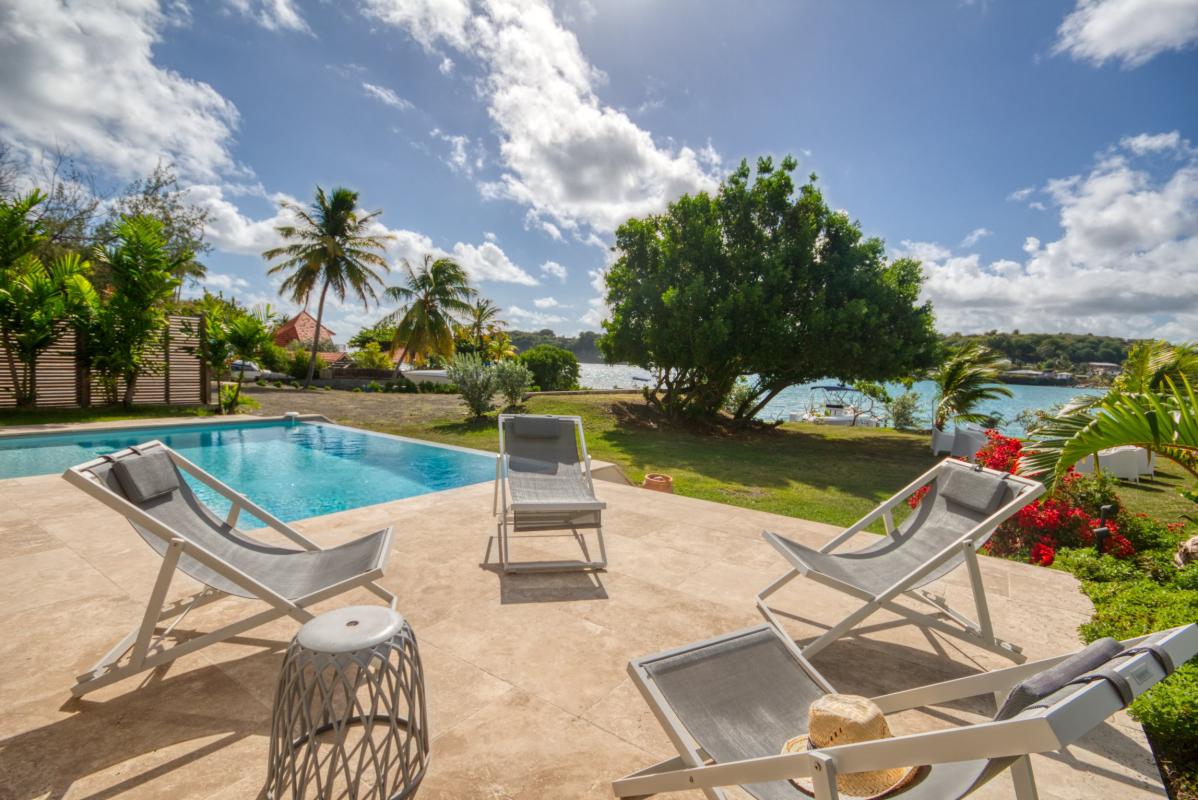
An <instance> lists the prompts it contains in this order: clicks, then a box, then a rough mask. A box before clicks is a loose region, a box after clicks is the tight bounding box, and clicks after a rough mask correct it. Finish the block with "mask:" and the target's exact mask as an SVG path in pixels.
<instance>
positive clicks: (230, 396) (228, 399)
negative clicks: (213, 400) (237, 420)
mask: <svg viewBox="0 0 1198 800" xmlns="http://www.w3.org/2000/svg"><path fill="white" fill-rule="evenodd" d="M234 399H236V401H237V406H236V407H234V406H233V401H234ZM261 406H262V404H261V403H259V402H258V401H257V400H255V399H254V398H252V397H250V396H249V395H245V394H239V393H238V391H237V384H235V383H222V384H221V385H220V407H221V408H223V409H226V411H225V413H226V414H236V413H237V412H238V411H239V410H240V409H243V408H244V409H247V410H250V411H252V410H254V409H255V408H261Z"/></svg>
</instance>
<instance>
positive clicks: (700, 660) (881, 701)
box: [612, 624, 1198, 800]
mask: <svg viewBox="0 0 1198 800" xmlns="http://www.w3.org/2000/svg"><path fill="white" fill-rule="evenodd" d="M1195 653H1198V626H1196V625H1193V624H1191V625H1186V626H1183V627H1179V628H1173V629H1171V630H1167V631H1162V632H1160V633H1155V634H1151V635H1149V636H1145V637H1141V638H1139V639H1134V640H1130V641H1127V642H1116V641H1115V640H1114V639H1104V640H1100V641H1097V642H1094V643H1093V644H1091V645H1089V646H1088V647H1086V648H1085V649H1083V650H1081V651H1078V652H1076V653H1071V654H1069V655H1065V656H1058V657H1055V658H1049V659H1045V660H1043V661H1036V662H1030V663H1025V664H1021V665H1018V666H1012V667H1007V668H1006V669H1002V670H996V671H994V672H987V673H981V674H978V675H971V676H968V677H964V678H957V679H955V680H950V681H945V682H942V683H937V684H932V685H929V686H923V687H919V688H917V689H909V690H906V691H902V692H896V693H893V694H888V695H883V696H881V697H875V698H872V699H873V701H874V702H875V703H877V705H878V707H879V708H880V709H881V710H882V712H883V713H886V714H891V713H895V712H899V711H904V710H907V709H914V708H922V707H927V706H935V705H941V704H945V703H951V702H953V701H956V700H961V699H964V698H968V697H979V696H983V695H990V694H992V695H994V696H995V697H996V698H998V699H1000V704H999V710H998V713H996V714H995V716H994V718H993V719H991V720H989V721H985V722H979V723H974V724H962V725H958V726H956V727H952V728H947V729H943V730H936V731H930V732H925V733H915V734H910V735H906V736H896V737H894V738H891V739H878V740H874V741H867V742H862V743H859V744H847V745H840V746H837V747H826V748H822V749H812V750H807V751H805V752H795V753H787V754H785V755H782V754H781V751H782V747H783V745H784V744H785V743H786V741H787V740H788V739H790V738H791V737H793V736H797V735H799V734H802V733H806V731H807V712H808V708H809V706H810V705H811V703H812V702H813V701H814V700H815V699H816V698H818V697H820V696H822V695H823V694H825V693H828V692H832V691H834V690H833V689H832V687H831V686H830V685H829V684H828V682H827V680H825V679H824V678H823V676H821V675H820V674H819V672H817V671H816V669H815V668H814V667H813V666H812V665H811V663H810V662H808V661H807V660H806V659H805V658H804V657H803V654H802V653H801V652H799V650H798V648H797V647H795V645H794V642H792V641H791V640H790V639H789V638H787V637H786V635H785V634H782V633H780V632H779V631H778V630H777V629H776V628H774V627H773V626H770V625H759V626H757V627H755V628H749V629H747V630H742V631H737V632H735V633H731V634H727V635H725V636H721V637H718V638H715V639H709V640H707V641H703V642H697V643H695V644H692V645H689V646H687V647H682V648H678V649H675V650H669V651H666V652H664V653H658V654H656V655H652V656H648V657H646V658H641V659H637V660H634V661H632V662H631V663H630V664H629V665H628V671H629V673H630V674H631V675H632V679H633V682H634V683H635V684H636V686H637V688H638V689H639V690H640V692H641V694H642V695H643V696H644V698H645V701H646V702H647V703H648V704H649V706H650V708H651V709H652V710H653V713H654V714H655V715H656V716H657V719H658V722H660V723H661V725H662V727H663V728H664V729H665V732H666V733H667V734H668V735H669V738H670V740H671V741H672V742H673V744H674V746H675V748H677V750H678V755H677V756H676V757H674V758H671V759H668V760H666V761H663V762H661V763H659V764H655V765H653V766H651V767H648V768H646V769H644V770H641V771H639V772H634V773H632V774H630V775H626V776H625V777H623V778H620V779H619V780H617V781H614V782H613V783H612V788H613V789H614V791H615V794H616V797H621V798H645V797H651V796H653V795H656V794H664V793H669V792H680V791H692V790H695V789H698V790H701V791H702V792H703V793H704V794H705V795H706V797H708V798H709V799H710V800H726V797H727V795H726V794H725V793H724V791H723V790H722V788H721V787H727V786H740V787H741V788H742V789H743V790H744V791H746V792H748V793H749V794H750V795H752V796H753V797H755V798H758V800H803V799H804V798H809V797H811V795H809V794H807V793H805V792H803V791H801V790H800V789H798V788H797V787H796V786H795V784H793V783H792V782H791V781H792V780H793V779H797V778H809V779H811V781H812V784H813V787H814V794H815V797H816V798H817V800H837V798H838V797H839V796H840V795H839V793H838V791H837V789H836V776H837V775H838V774H842V773H851V772H864V771H868V770H882V769H890V768H894V767H911V766H917V767H919V769H918V770H917V772H916V773H915V777H914V779H913V780H912V781H911V782H909V783H907V784H906V785H904V786H902V787H901V788H899V789H896V790H894V791H893V792H892V793H888V794H886V797H887V798H895V799H896V800H897V799H898V798H901V799H902V800H956V799H957V798H962V797H967V796H968V795H970V794H971V793H973V792H974V791H975V790H977V789H978V788H980V787H981V786H983V785H984V784H985V783H987V782H988V781H990V780H991V779H992V778H994V777H995V776H997V775H999V774H1000V773H1002V771H1003V770H1006V769H1010V770H1011V777H1012V780H1013V782H1014V784H1015V796H1016V797H1017V798H1018V800H1035V798H1036V797H1037V794H1036V783H1035V777H1034V775H1033V773H1032V767H1031V762H1030V760H1029V759H1028V756H1029V755H1030V754H1032V753H1045V752H1050V751H1056V750H1060V749H1062V748H1064V747H1066V746H1068V745H1070V744H1072V743H1073V742H1076V741H1077V740H1078V739H1079V738H1081V737H1082V736H1084V735H1085V734H1086V733H1088V732H1089V731H1091V730H1092V729H1094V728H1095V727H1097V726H1098V725H1099V724H1101V723H1102V722H1103V721H1104V720H1105V719H1106V718H1107V717H1109V716H1111V715H1112V714H1114V713H1116V712H1117V711H1119V710H1120V709H1122V708H1126V707H1127V705H1128V704H1129V703H1130V702H1131V701H1132V700H1133V699H1135V698H1136V697H1137V696H1139V695H1140V694H1141V693H1143V692H1144V691H1146V690H1147V689H1148V688H1149V687H1151V686H1152V685H1154V684H1156V683H1157V682H1158V681H1160V680H1162V679H1163V678H1164V677H1166V676H1167V675H1169V674H1170V673H1171V672H1173V670H1174V669H1176V668H1177V667H1180V666H1181V665H1182V664H1184V663H1185V662H1186V661H1187V660H1189V659H1191V658H1193V657H1194V655H1195Z"/></svg>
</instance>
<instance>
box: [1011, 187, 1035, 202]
mask: <svg viewBox="0 0 1198 800" xmlns="http://www.w3.org/2000/svg"><path fill="white" fill-rule="evenodd" d="M1035 193H1036V187H1035V186H1024V187H1023V188H1022V189H1016V190H1015V191H1013V192H1011V193H1010V194H1009V195H1007V199H1008V200H1013V201H1015V202H1016V203H1022V202H1023V201H1024V200H1026V199H1028V198H1029V197H1031V196H1032V195H1033V194H1035Z"/></svg>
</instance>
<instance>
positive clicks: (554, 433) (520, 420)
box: [508, 417, 567, 439]
mask: <svg viewBox="0 0 1198 800" xmlns="http://www.w3.org/2000/svg"><path fill="white" fill-rule="evenodd" d="M566 423H567V421H566V420H560V419H546V418H544V417H514V418H512V419H510V420H508V426H509V427H508V430H509V431H510V432H511V434H512V435H513V436H519V437H520V438H521V439H556V438H558V437H559V436H561V435H562V430H563V428H565V424H566Z"/></svg>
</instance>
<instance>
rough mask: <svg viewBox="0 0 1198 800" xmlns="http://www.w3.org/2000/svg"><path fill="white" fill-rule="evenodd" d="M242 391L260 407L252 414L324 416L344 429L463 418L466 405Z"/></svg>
mask: <svg viewBox="0 0 1198 800" xmlns="http://www.w3.org/2000/svg"><path fill="white" fill-rule="evenodd" d="M242 391H243V392H244V393H245V394H247V395H249V396H250V397H253V398H254V399H255V400H257V401H258V402H259V403H261V404H262V407H261V408H259V409H257V410H255V411H253V412H252V413H254V414H259V415H262V416H275V415H278V414H285V413H287V412H288V411H298V412H299V413H301V414H324V415H325V416H326V417H328V418H329V419H331V420H333V421H334V422H340V423H343V424H345V425H358V426H361V425H363V424H372V425H396V426H403V425H413V424H416V425H418V424H421V423H424V422H428V421H431V420H436V419H445V418H447V417H448V418H451V417H455V416H456V417H465V415H466V406H465V404H464V403H462V401H461V399H460V398H459V397H458V396H457V395H454V394H381V393H380V394H376V393H373V392H342V391H331V392H326V391H324V390H322V389H318V390H315V391H307V392H302V391H299V390H298V389H274V388H264V387H260V386H247V387H245V388H244V389H242Z"/></svg>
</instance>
